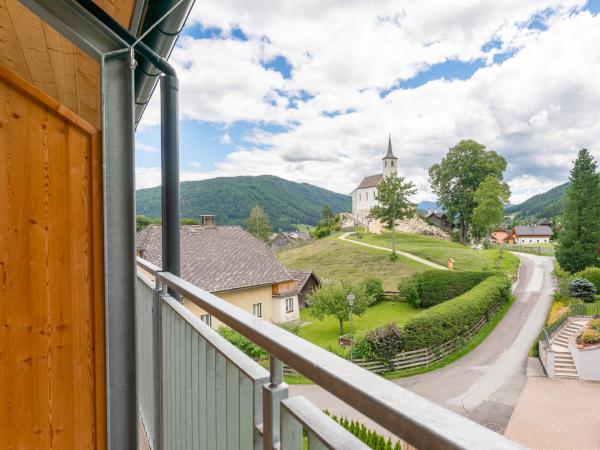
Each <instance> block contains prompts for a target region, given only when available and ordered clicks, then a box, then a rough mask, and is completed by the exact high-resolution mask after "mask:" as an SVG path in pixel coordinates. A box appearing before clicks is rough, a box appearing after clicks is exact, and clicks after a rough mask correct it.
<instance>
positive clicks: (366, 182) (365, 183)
mask: <svg viewBox="0 0 600 450" xmlns="http://www.w3.org/2000/svg"><path fill="white" fill-rule="evenodd" d="M382 181H383V174H382V173H378V174H377V175H371V176H369V177H364V178H363V180H362V181H361V182H360V184H359V185H358V187H357V188H356V189H364V188H370V187H374V186H379V183H381V182H382Z"/></svg>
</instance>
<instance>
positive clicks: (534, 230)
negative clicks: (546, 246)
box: [513, 225, 552, 236]
mask: <svg viewBox="0 0 600 450" xmlns="http://www.w3.org/2000/svg"><path fill="white" fill-rule="evenodd" d="M513 231H514V232H515V234H516V235H517V236H552V228H550V227H548V226H545V225H542V226H535V227H525V226H518V227H514V228H513Z"/></svg>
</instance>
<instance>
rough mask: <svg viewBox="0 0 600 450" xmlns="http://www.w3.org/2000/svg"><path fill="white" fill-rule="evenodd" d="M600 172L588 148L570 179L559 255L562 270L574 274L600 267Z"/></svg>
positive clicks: (574, 165) (558, 246)
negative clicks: (599, 251) (599, 250)
mask: <svg viewBox="0 0 600 450" xmlns="http://www.w3.org/2000/svg"><path fill="white" fill-rule="evenodd" d="M596 168H597V165H596V161H595V160H594V158H593V157H592V155H591V154H590V153H589V152H588V151H587V150H586V149H585V148H584V149H582V150H581V151H580V152H579V154H578V155H577V159H576V160H575V162H574V164H573V168H572V169H571V175H570V176H569V182H570V184H569V187H568V188H567V195H566V199H565V211H564V213H563V229H562V232H561V233H560V235H559V237H558V245H557V247H556V252H555V255H556V260H557V261H558V263H559V265H560V267H561V268H562V269H564V270H567V271H569V272H571V273H574V272H578V271H580V270H583V269H585V268H586V267H590V266H598V265H600V255H599V254H598V242H600V178H599V175H598V174H597V173H596Z"/></svg>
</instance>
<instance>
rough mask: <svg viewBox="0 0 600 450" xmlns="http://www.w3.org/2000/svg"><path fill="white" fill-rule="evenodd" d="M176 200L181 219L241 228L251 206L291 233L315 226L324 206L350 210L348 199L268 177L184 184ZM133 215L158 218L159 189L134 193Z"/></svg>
mask: <svg viewBox="0 0 600 450" xmlns="http://www.w3.org/2000/svg"><path fill="white" fill-rule="evenodd" d="M180 196H181V216H182V217H190V218H197V217H199V216H200V215H202V214H214V215H216V216H217V222H218V223H219V224H220V225H241V224H243V223H244V221H245V219H246V218H247V217H248V215H249V214H250V210H251V209H252V208H253V207H254V206H262V207H263V208H264V209H265V211H266V212H267V214H268V215H269V219H270V221H271V225H272V226H273V229H274V230H278V229H280V228H281V229H282V230H293V229H295V228H296V227H295V226H294V224H308V225H316V224H317V222H318V221H319V219H320V217H321V212H322V210H323V206H325V205H329V206H330V207H331V209H332V210H333V211H334V212H341V211H347V210H349V209H350V208H351V200H350V196H348V195H343V194H338V193H336V192H332V191H328V190H327V189H323V188H320V187H317V186H313V185H310V184H307V183H295V182H293V181H288V180H284V179H283V178H279V177H275V176H271V175H262V176H257V177H251V176H244V177H227V178H213V179H210V180H202V181H185V182H183V183H181V190H180ZM136 211H137V214H143V215H145V216H148V217H152V218H156V217H160V186H159V187H154V188H149V189H140V190H138V191H137V192H136Z"/></svg>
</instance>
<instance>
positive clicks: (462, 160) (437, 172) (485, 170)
mask: <svg viewBox="0 0 600 450" xmlns="http://www.w3.org/2000/svg"><path fill="white" fill-rule="evenodd" d="M504 170H506V160H505V159H504V158H503V157H502V156H501V155H499V154H498V153H496V152H495V151H493V150H486V149H485V146H484V145H481V144H479V143H478V142H475V141H473V140H463V141H460V142H459V143H458V144H456V145H455V146H454V147H452V148H451V149H450V150H448V153H447V154H446V156H445V157H444V159H442V161H441V162H439V163H438V164H434V165H433V166H431V167H430V168H429V182H430V183H431V188H432V189H433V192H434V193H435V194H436V195H437V197H438V202H439V203H440V204H441V205H442V206H443V208H444V210H445V211H446V212H447V214H448V215H449V217H457V216H458V218H459V220H460V241H461V242H463V243H464V242H465V241H466V240H467V233H468V231H469V226H470V224H471V219H472V215H473V210H474V209H475V207H476V206H477V202H476V201H475V191H476V190H477V188H478V187H479V185H480V184H481V182H482V181H483V180H485V179H486V178H487V177H488V176H490V175H491V176H494V177H496V178H498V179H499V180H502V174H503V173H504Z"/></svg>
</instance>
